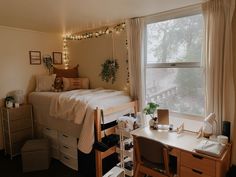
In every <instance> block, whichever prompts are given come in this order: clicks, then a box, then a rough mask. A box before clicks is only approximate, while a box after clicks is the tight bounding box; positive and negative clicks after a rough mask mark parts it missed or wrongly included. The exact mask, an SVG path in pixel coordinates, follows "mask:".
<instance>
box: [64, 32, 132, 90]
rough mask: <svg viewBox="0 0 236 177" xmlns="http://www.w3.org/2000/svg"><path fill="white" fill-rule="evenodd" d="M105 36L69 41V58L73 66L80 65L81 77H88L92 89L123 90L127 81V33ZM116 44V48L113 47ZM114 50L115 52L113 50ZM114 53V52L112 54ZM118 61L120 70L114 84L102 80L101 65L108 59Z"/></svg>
mask: <svg viewBox="0 0 236 177" xmlns="http://www.w3.org/2000/svg"><path fill="white" fill-rule="evenodd" d="M113 39H114V40H113V42H112V34H109V35H104V36H101V37H98V38H92V39H86V40H81V41H69V42H68V48H69V57H70V59H71V60H73V61H71V64H72V65H76V64H79V74H80V77H88V78H89V80H90V86H91V88H97V87H103V88H112V89H118V90H123V89H124V88H125V87H126V80H127V63H126V60H127V59H128V58H127V57H128V56H127V48H126V32H121V33H119V34H113ZM112 44H114V47H112ZM113 48H114V50H113ZM112 51H114V52H112ZM112 53H113V56H114V58H115V59H117V61H118V63H119V65H120V68H119V70H118V72H117V79H116V82H115V83H114V84H111V82H109V83H107V82H105V81H102V80H101V77H100V76H99V73H100V72H101V69H102V67H101V64H103V63H104V61H105V60H106V59H108V58H111V57H112Z"/></svg>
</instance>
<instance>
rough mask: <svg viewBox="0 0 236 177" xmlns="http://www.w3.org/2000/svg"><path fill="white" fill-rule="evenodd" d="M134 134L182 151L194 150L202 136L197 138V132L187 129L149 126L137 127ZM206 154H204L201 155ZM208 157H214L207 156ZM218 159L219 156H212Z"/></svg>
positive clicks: (193, 151)
mask: <svg viewBox="0 0 236 177" xmlns="http://www.w3.org/2000/svg"><path fill="white" fill-rule="evenodd" d="M131 134H132V135H134V136H142V137H146V138H149V139H152V140H155V141H159V142H161V143H163V144H165V145H167V146H170V147H173V148H178V149H181V150H184V151H188V152H192V153H196V152H195V150H194V149H195V148H196V147H197V145H198V144H199V143H200V142H201V140H202V139H203V138H197V134H196V133H193V132H189V131H183V132H181V133H180V134H178V133H176V132H175V131H173V132H172V131H167V130H153V129H151V128H150V127H149V126H146V127H143V128H138V129H136V130H133V131H132V132H131ZM203 156H206V155H203ZM208 157H209V158H214V157H212V156H208ZM214 159H218V160H220V159H221V158H214Z"/></svg>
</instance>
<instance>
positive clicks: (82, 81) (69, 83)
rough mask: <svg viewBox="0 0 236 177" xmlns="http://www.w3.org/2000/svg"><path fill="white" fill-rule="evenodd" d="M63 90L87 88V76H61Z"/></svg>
mask: <svg viewBox="0 0 236 177" xmlns="http://www.w3.org/2000/svg"><path fill="white" fill-rule="evenodd" d="M62 79H63V90H64V91H68V90H75V89H88V88H89V79H88V78H65V77H63V78H62Z"/></svg>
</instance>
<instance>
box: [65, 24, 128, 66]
mask: <svg viewBox="0 0 236 177" xmlns="http://www.w3.org/2000/svg"><path fill="white" fill-rule="evenodd" d="M125 28H126V25H125V23H120V24H117V25H115V26H113V27H107V28H104V29H100V30H98V31H93V32H86V33H82V34H78V35H77V34H70V33H67V34H65V35H63V63H64V66H65V69H68V68H69V57H68V46H67V41H68V40H83V39H90V38H97V37H100V36H103V35H109V34H111V33H113V32H114V33H115V34H119V33H120V32H122V31H124V30H125Z"/></svg>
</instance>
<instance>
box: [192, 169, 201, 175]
mask: <svg viewBox="0 0 236 177" xmlns="http://www.w3.org/2000/svg"><path fill="white" fill-rule="evenodd" d="M192 171H193V172H194V173H198V174H202V172H201V171H198V170H195V169H192Z"/></svg>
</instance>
